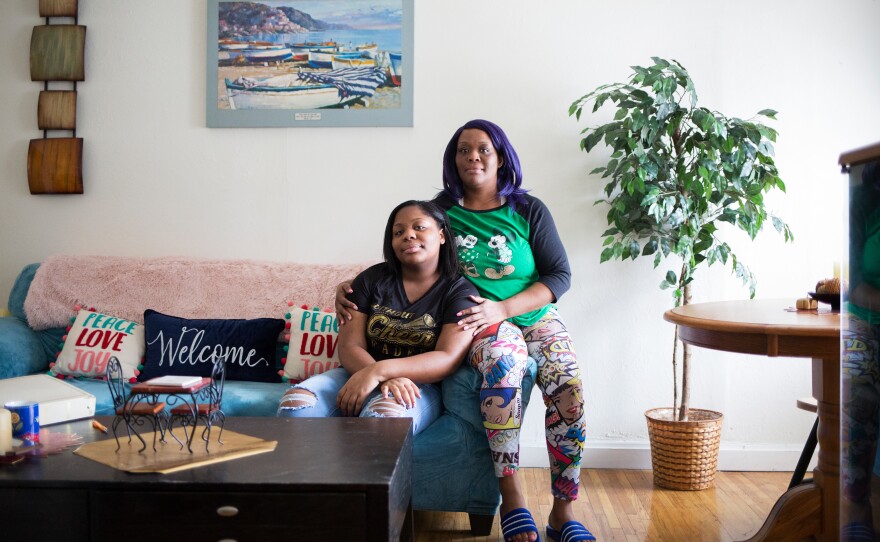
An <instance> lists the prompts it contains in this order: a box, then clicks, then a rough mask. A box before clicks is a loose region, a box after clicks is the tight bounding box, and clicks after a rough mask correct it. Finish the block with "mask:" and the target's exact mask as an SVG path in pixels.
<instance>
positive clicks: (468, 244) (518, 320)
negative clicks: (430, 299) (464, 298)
mask: <svg viewBox="0 0 880 542" xmlns="http://www.w3.org/2000/svg"><path fill="white" fill-rule="evenodd" d="M446 214H447V215H448V216H449V222H450V225H451V226H452V233H454V234H455V244H456V246H457V247H458V258H459V261H460V265H461V273H462V275H464V276H465V277H467V278H468V279H469V280H470V281H471V282H472V283H473V284H474V286H476V287H477V289H478V290H479V291H480V295H481V296H482V297H485V298H487V299H491V300H492V301H501V300H503V299H507V298H508V297H511V296H513V295H516V294H518V293H520V292H522V291H523V290H525V289H526V288H528V287H529V286H531V285H532V284H534V283H535V282H537V281H538V271H537V268H536V267H535V258H534V255H533V254H532V247H531V246H530V245H529V223H528V221H527V220H526V219H525V217H523V216H521V215H520V214H519V213H516V212H514V211H513V210H512V209H511V208H510V207H508V206H507V205H504V206H502V207H499V208H497V209H492V210H489V211H470V210H467V209H465V208H463V207H460V206H453V207H451V208H450V209H448V210H447V211H446ZM549 308H550V305H545V306H543V307H541V308H539V309H537V310H534V311H531V312H527V313H525V314H521V315H519V316H516V317H514V318H511V319H510V321H512V322H513V323H514V324H516V325H518V326H530V325H532V324H534V323H535V322H537V321H538V320H539V319H540V318H541V317H542V316H544V314H545V313H546V312H547V311H548V310H549Z"/></svg>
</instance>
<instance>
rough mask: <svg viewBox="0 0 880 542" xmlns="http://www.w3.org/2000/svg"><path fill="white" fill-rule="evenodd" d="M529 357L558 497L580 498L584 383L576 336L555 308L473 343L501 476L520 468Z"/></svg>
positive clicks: (491, 445) (491, 444) (506, 324)
mask: <svg viewBox="0 0 880 542" xmlns="http://www.w3.org/2000/svg"><path fill="white" fill-rule="evenodd" d="M529 356H531V357H532V358H533V359H535V360H536V361H537V365H538V375H537V379H536V383H537V385H538V386H539V388H540V389H541V393H542V395H543V398H544V405H545V407H546V414H545V418H544V421H545V434H546V439H547V452H548V454H549V456H550V478H551V491H552V494H553V496H554V497H556V498H559V499H565V500H575V499H576V498H577V494H578V483H579V479H580V467H581V465H580V463H581V455H582V452H583V449H584V435H585V421H584V399H583V386H582V385H581V377H580V368H579V367H578V363H577V357H576V355H575V353H574V347H573V346H572V343H571V338H570V337H569V334H568V330H567V329H566V327H565V324H564V323H563V321H562V319H561V318H560V317H559V313H558V312H557V310H556V308H555V307H554V308H551V309H550V310H549V311H548V312H547V314H545V315H544V316H543V317H542V318H541V319H540V320H538V322H536V323H535V324H534V325H532V326H529V327H524V328H520V327H518V326H516V325H514V324H512V323H510V322H508V321H504V322H501V323H500V324H496V325H494V326H491V327H490V328H489V329H487V330H486V331H484V332H483V333H481V334H480V335H478V336H477V337H476V338H475V339H474V342H473V343H472V344H471V351H470V360H471V364H472V365H473V366H474V367H475V368H476V369H477V370H478V371H480V373H482V375H483V384H482V388H481V390H480V412H481V413H482V416H483V426H484V427H485V428H486V436H487V437H488V439H489V448H490V449H491V452H492V462H493V464H494V465H495V475H496V476H498V477H501V476H511V475H513V474H515V473H516V471H517V470H518V469H519V432H520V424H521V423H522V416H523V408H522V379H523V375H525V371H526V366H527V363H528V357H529Z"/></svg>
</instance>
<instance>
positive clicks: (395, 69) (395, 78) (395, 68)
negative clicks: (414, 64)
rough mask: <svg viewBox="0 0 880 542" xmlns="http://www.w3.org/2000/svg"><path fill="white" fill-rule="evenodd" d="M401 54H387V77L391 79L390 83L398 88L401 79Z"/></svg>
mask: <svg viewBox="0 0 880 542" xmlns="http://www.w3.org/2000/svg"><path fill="white" fill-rule="evenodd" d="M402 56H403V55H401V53H394V52H389V53H388V61H389V64H388V77H389V78H390V79H391V82H392V83H394V85H395V86H398V87H399V86H400V82H401V80H402V78H403V64H402V62H401V57H402Z"/></svg>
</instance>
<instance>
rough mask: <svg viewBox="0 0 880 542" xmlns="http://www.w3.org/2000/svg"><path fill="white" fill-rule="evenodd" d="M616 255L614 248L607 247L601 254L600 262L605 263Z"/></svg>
mask: <svg viewBox="0 0 880 542" xmlns="http://www.w3.org/2000/svg"><path fill="white" fill-rule="evenodd" d="M613 255H614V249H612V248H606V249H605V250H603V251H602V254H601V255H600V256H599V263H605V262H607V261H608V260H610V259H611V258H612V256H613Z"/></svg>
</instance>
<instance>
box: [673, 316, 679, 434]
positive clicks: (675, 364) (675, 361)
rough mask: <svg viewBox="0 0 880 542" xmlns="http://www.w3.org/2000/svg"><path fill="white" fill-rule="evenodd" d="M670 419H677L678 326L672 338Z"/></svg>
mask: <svg viewBox="0 0 880 542" xmlns="http://www.w3.org/2000/svg"><path fill="white" fill-rule="evenodd" d="M672 419H673V420H677V419H678V326H675V336H674V337H673V338H672Z"/></svg>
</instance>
